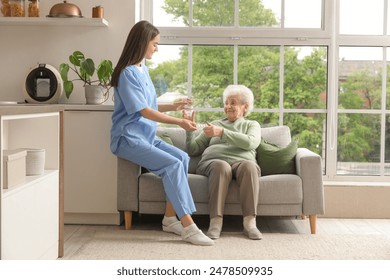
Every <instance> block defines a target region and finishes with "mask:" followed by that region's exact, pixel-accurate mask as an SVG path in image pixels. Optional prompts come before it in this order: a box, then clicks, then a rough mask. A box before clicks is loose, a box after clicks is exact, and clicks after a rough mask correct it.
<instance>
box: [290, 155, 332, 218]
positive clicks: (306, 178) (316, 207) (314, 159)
mask: <svg viewBox="0 0 390 280" xmlns="http://www.w3.org/2000/svg"><path fill="white" fill-rule="evenodd" d="M295 164H296V170H297V174H298V175H299V176H300V177H301V179H302V188H303V210H302V211H303V214H305V215H313V214H324V212H325V205H324V185H323V182H322V163H321V157H320V156H319V155H318V154H316V153H314V152H312V151H310V150H309V149H306V148H298V150H297V154H296V156H295Z"/></svg>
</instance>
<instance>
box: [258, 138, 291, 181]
mask: <svg viewBox="0 0 390 280" xmlns="http://www.w3.org/2000/svg"><path fill="white" fill-rule="evenodd" d="M297 149H298V141H297V140H293V141H292V142H290V144H288V145H287V146H286V147H280V146H278V145H275V144H271V143H268V142H267V141H265V140H264V139H262V140H261V143H260V145H259V147H258V148H257V155H256V159H257V163H258V164H259V166H260V168H261V175H262V176H266V175H272V174H295V173H296V170H295V154H296V153H297Z"/></svg>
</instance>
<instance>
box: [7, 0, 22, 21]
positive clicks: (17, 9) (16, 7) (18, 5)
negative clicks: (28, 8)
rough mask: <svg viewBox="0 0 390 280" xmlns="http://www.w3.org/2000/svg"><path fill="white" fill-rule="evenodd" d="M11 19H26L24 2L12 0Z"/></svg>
mask: <svg viewBox="0 0 390 280" xmlns="http://www.w3.org/2000/svg"><path fill="white" fill-rule="evenodd" d="M9 3H10V4H11V17H24V4H25V1H24V0H10V1H9Z"/></svg>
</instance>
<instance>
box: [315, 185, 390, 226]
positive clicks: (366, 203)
mask: <svg viewBox="0 0 390 280" xmlns="http://www.w3.org/2000/svg"><path fill="white" fill-rule="evenodd" d="M324 192H325V214H324V215H321V217H325V218H356V219H389V218H390V203H389V197H390V187H388V186H386V185H383V186H380V185H377V184H376V185H374V184H363V183H360V184H359V185H353V184H340V183H339V184H337V185H336V184H332V185H330V184H325V186H324Z"/></svg>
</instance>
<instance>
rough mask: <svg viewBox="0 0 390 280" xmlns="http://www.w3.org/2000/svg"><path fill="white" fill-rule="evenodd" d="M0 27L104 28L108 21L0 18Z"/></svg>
mask: <svg viewBox="0 0 390 280" xmlns="http://www.w3.org/2000/svg"><path fill="white" fill-rule="evenodd" d="M0 25H8V26H17V25H20V26H37V25H41V26H94V27H106V26H108V21H107V20H105V19H104V18H50V17H35V18H34V17H0Z"/></svg>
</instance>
